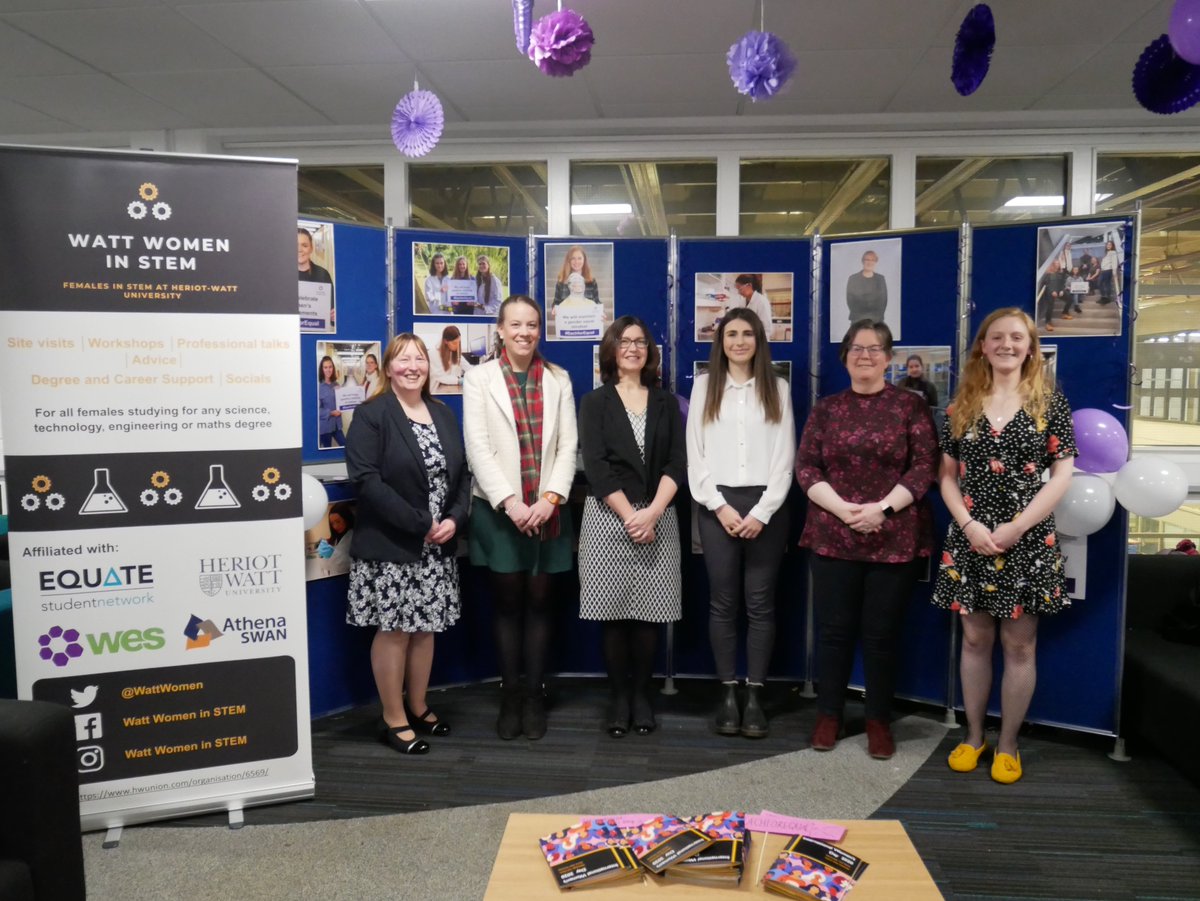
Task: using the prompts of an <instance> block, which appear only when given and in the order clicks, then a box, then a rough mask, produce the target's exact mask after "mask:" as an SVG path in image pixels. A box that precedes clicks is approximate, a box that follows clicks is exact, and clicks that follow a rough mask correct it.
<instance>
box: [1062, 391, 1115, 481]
mask: <svg viewBox="0 0 1200 901" xmlns="http://www.w3.org/2000/svg"><path fill="white" fill-rule="evenodd" d="M1071 421H1072V422H1073V423H1074V425H1075V446H1076V447H1077V448H1079V456H1078V457H1077V458H1076V459H1075V466H1076V468H1078V469H1082V470H1083V471H1084V472H1116V471H1117V470H1118V469H1120V468H1121V467H1122V466H1123V465H1124V464H1125V461H1126V460H1127V459H1129V436H1128V435H1127V434H1126V433H1125V427H1124V426H1123V425H1121V423H1120V422H1118V421H1117V419H1116V417H1115V416H1113V415H1112V414H1110V413H1105V412H1104V411H1103V410H1097V409H1095V408H1094V407H1085V408H1083V409H1082V410H1076V411H1075V412H1074V413H1072V414H1071Z"/></svg>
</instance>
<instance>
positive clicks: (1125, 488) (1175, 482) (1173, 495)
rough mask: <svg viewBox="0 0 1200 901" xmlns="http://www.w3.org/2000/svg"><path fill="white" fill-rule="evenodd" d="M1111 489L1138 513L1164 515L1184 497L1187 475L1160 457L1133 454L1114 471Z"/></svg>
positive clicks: (1124, 504)
mask: <svg viewBox="0 0 1200 901" xmlns="http://www.w3.org/2000/svg"><path fill="white" fill-rule="evenodd" d="M1113 492H1114V493H1115V494H1116V496H1117V500H1118V501H1120V502H1121V506H1122V507H1124V508H1125V509H1126V510H1128V511H1129V512H1130V513H1136V514H1137V515H1138V516H1166V515H1167V514H1168V513H1173V512H1175V511H1176V510H1178V509H1179V507H1180V505H1181V504H1182V503H1183V502H1184V501H1185V500H1186V499H1187V493H1188V482H1187V476H1186V475H1184V472H1183V470H1182V469H1181V468H1180V467H1179V465H1178V464H1176V463H1172V462H1171V461H1170V460H1167V459H1165V458H1164V457H1134V458H1133V459H1132V460H1130V461H1129V462H1128V463H1126V464H1125V465H1124V466H1122V467H1121V468H1120V469H1119V470H1118V471H1117V481H1116V482H1115V483H1114V484H1113Z"/></svg>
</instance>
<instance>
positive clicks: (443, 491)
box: [346, 422, 461, 632]
mask: <svg viewBox="0 0 1200 901" xmlns="http://www.w3.org/2000/svg"><path fill="white" fill-rule="evenodd" d="M410 424H411V425H412V430H413V435H414V436H415V437H416V439H417V445H418V446H419V447H420V448H421V457H422V459H423V461H424V463H425V471H426V472H427V473H428V474H429V512H430V513H432V514H433V517H434V519H438V520H440V519H441V518H442V513H443V512H444V511H445V508H446V500H447V494H448V490H449V482H448V479H447V477H446V456H445V454H444V453H443V452H442V443H441V441H439V440H438V434H437V429H436V428H435V427H434V426H433V425H432V424H426V423H422V422H410ZM347 600H348V601H349V609H348V610H347V611H346V622H348V623H349V624H350V625H352V626H378V627H379V628H380V629H381V630H383V631H385V632H394V631H400V632H443V631H445V630H446V629H447V628H449V627H450V626H452V625H454V623H456V622H457V621H458V616H459V612H460V609H461V604H460V601H459V596H458V563H457V561H455V559H454V551H453V542H450V543H448V545H446V546H441V545H436V544H425V545H424V546H423V547H422V548H421V559H420V560H418V561H417V562H416V563H392V562H390V561H387V560H358V559H355V560H354V562H353V564H352V566H351V568H350V591H349V594H348V596H347Z"/></svg>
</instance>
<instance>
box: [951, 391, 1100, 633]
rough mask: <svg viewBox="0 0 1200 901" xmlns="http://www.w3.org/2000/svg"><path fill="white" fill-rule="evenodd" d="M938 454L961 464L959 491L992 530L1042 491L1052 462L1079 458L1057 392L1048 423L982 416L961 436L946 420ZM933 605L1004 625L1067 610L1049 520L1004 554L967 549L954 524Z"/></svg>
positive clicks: (1068, 412) (1023, 416)
mask: <svg viewBox="0 0 1200 901" xmlns="http://www.w3.org/2000/svg"><path fill="white" fill-rule="evenodd" d="M941 446H942V451H943V452H944V453H946V454H949V455H950V456H951V457H953V458H954V459H956V460H957V461H958V488H959V490H960V491H961V492H962V496H963V503H964V504H965V505H966V507H967V510H968V511H970V514H971V516H972V518H974V519H975V520H977V521H978V522H980V523H982V524H983V525H984V526H986V527H987V528H989V529H995V528H996V527H997V526H999V525H1001V524H1002V523H1006V522H1011V521H1012V520H1014V519H1016V517H1017V516H1018V515H1019V514H1020V513H1021V511H1023V510H1024V509H1025V508H1026V507H1027V506H1028V505H1029V503H1030V502H1031V501H1032V500H1033V497H1034V495H1035V494H1037V493H1038V491H1039V490H1040V489H1041V487H1042V473H1043V472H1045V471H1046V470H1047V469H1048V468H1049V467H1050V465H1051V464H1052V463H1053V462H1054V461H1055V460H1061V459H1063V458H1065V457H1074V456H1077V455H1078V451H1077V450H1076V449H1075V431H1074V429H1073V428H1072V425H1071V408H1070V407H1069V406H1068V405H1067V399H1066V398H1065V397H1063V395H1062V394H1060V393H1058V392H1055V393H1054V395H1053V397H1052V398H1051V399H1050V403H1049V405H1048V407H1047V410H1046V416H1045V420H1044V421H1043V422H1035V421H1034V420H1033V418H1032V417H1031V416H1030V415H1029V414H1028V413H1027V412H1026V411H1025V410H1020V411H1019V412H1018V413H1017V414H1016V415H1015V416H1013V418H1012V419H1010V420H1009V421H1008V423H1006V424H1005V426H1004V427H1003V428H1001V429H996V428H993V427H992V426H991V424H990V423H989V422H988V420H987V418H986V417H984V416H981V417H980V418H979V421H978V422H976V424H975V426H974V427H972V428H971V429H969V430H968V431H967V433H966V434H965V435H963V437H962V438H955V437H954V436H953V434H952V433H951V431H950V420H949V418H947V420H946V422H945V424H944V425H943V427H942V436H941ZM933 603H934V604H935V605H937V606H938V607H943V608H945V609H948V610H955V611H958V612H960V613H975V612H984V613H990V614H991V615H992V616H995V617H999V618H1004V619H1017V618H1019V617H1020V616H1021V615H1022V614H1023V613H1035V614H1038V615H1046V614H1051V613H1058V612H1059V611H1060V610H1062V609H1063V608H1064V607H1069V606H1070V605H1071V599H1070V598H1069V597H1068V596H1067V592H1066V580H1065V574H1064V572H1063V559H1062V554H1061V552H1060V551H1059V547H1058V533H1057V532H1056V530H1055V525H1054V514H1050V515H1049V516H1047V517H1046V518H1045V519H1043V520H1042V521H1041V522H1039V523H1037V524H1035V525H1033V526H1032V527H1031V528H1030V529H1029V531H1027V532H1026V533H1025V534H1024V535H1022V536H1021V539H1020V540H1019V541H1018V542H1017V543H1016V544H1014V545H1013V546H1012V547H1010V548H1009V549H1008V550H1007V551H1005V552H1004V553H1003V554H999V555H997V556H995V557H988V556H986V555H984V554H977V553H976V552H975V551H973V550H971V543H970V541H969V540H968V539H967V537H966V536H965V535H964V534H963V531H962V529H960V528H959V527H958V525H957V523H952V524H951V525H950V532H949V534H948V535H947V536H946V545H945V549H944V550H943V551H942V559H941V565H940V568H939V571H938V577H937V583H936V585H935V586H934V592H933Z"/></svg>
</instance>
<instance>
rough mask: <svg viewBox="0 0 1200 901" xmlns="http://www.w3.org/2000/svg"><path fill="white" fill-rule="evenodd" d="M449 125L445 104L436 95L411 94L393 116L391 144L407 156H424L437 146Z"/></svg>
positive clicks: (416, 92)
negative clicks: (447, 124) (446, 125)
mask: <svg viewBox="0 0 1200 901" xmlns="http://www.w3.org/2000/svg"><path fill="white" fill-rule="evenodd" d="M445 124H446V114H445V112H444V111H443V110H442V101H440V100H438V98H437V94H435V93H433V91H409V92H408V93H407V94H405V95H404V96H403V97H401V98H400V102H399V103H397V104H396V111H395V112H394V113H392V143H393V144H395V145H396V149H397V150H399V151H400V152H401V153H403V154H404V155H405V156H424V155H425V154H427V153H429V151H431V150H432V149H433V148H434V147H436V146H437V142H438V139H439V138H441V136H442V127H443V126H444V125H445Z"/></svg>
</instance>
